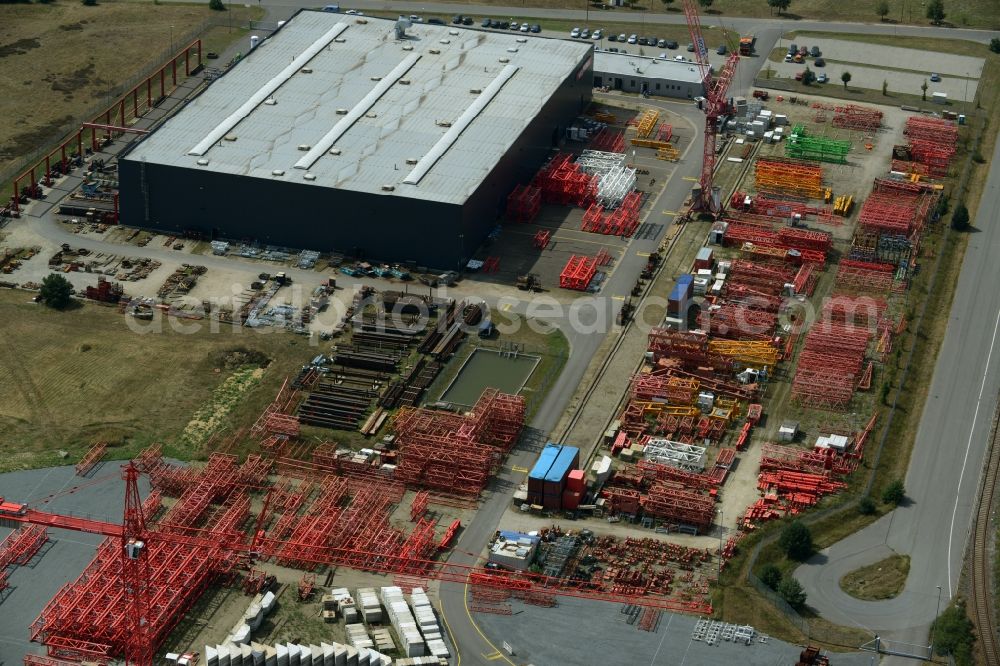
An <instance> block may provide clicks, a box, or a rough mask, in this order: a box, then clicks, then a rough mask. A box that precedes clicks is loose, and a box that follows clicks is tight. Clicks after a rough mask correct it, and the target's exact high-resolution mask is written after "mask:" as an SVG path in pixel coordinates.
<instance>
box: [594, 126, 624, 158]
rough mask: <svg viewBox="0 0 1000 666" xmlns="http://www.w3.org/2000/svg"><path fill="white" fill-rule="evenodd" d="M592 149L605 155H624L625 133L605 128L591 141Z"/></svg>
mask: <svg viewBox="0 0 1000 666" xmlns="http://www.w3.org/2000/svg"><path fill="white" fill-rule="evenodd" d="M590 147H591V148H592V149H593V150H599V151H601V152H604V153H624V152H625V133H624V132H622V131H621V130H614V129H611V128H609V127H605V128H604V129H602V130H601V131H600V132H598V133H597V134H595V135H594V138H592V139H591V140H590Z"/></svg>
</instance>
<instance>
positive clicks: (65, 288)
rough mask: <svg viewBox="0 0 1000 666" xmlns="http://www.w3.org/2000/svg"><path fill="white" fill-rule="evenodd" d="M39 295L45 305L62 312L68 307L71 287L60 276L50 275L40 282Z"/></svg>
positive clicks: (67, 281)
mask: <svg viewBox="0 0 1000 666" xmlns="http://www.w3.org/2000/svg"><path fill="white" fill-rule="evenodd" d="M39 293H40V295H41V297H42V302H44V303H45V305H47V306H49V307H50V308H55V309H56V310H62V309H63V308H65V307H66V306H67V305H69V302H70V297H71V296H72V295H73V285H71V284H70V282H69V280H67V279H66V278H64V277H63V276H62V275H59V274H57V273H52V274H51V275H47V276H45V279H43V280H42V288H41V289H40V290H39Z"/></svg>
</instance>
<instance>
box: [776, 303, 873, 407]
mask: <svg viewBox="0 0 1000 666" xmlns="http://www.w3.org/2000/svg"><path fill="white" fill-rule="evenodd" d="M870 338H871V331H869V330H868V329H867V328H861V327H858V326H852V325H850V324H838V323H834V322H822V323H821V324H819V325H817V326H815V327H813V329H812V330H811V331H809V333H808V334H807V335H806V341H805V345H804V347H803V349H802V353H801V354H799V360H798V365H797V366H796V371H795V379H794V380H793V381H792V399H793V400H796V401H797V402H800V403H805V404H808V405H810V406H813V407H825V408H830V409H846V408H847V406H848V405H849V404H850V402H851V398H853V397H854V390H855V388H856V387H857V385H858V377H859V375H860V373H861V366H862V363H863V362H864V358H865V353H866V351H867V349H868V342H869V340H870Z"/></svg>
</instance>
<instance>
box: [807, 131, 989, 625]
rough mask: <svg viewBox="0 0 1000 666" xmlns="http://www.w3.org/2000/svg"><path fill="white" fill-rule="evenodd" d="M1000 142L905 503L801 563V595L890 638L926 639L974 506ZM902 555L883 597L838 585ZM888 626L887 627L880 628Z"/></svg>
mask: <svg viewBox="0 0 1000 666" xmlns="http://www.w3.org/2000/svg"><path fill="white" fill-rule="evenodd" d="M998 163H1000V144H997V148H996V150H995V151H994V153H993V159H992V164H993V165H994V167H993V168H992V169H991V170H990V174H989V178H988V180H987V184H986V189H985V191H984V192H983V198H982V200H981V202H980V205H979V215H978V216H977V217H976V218H975V220H974V221H973V224H974V226H975V229H976V231H975V232H974V233H973V235H972V237H971V239H970V242H969V247H968V249H967V251H966V253H965V263H964V264H963V266H962V271H961V275H960V277H959V280H958V287H957V290H956V292H955V299H954V302H953V305H952V311H951V317H950V319H949V322H948V331H947V333H946V335H945V338H944V342H943V344H942V346H941V352H940V355H939V356H938V359H937V364H936V366H935V369H934V378H933V381H932V383H931V390H930V394H929V396H928V400H927V404H926V405H925V407H924V411H923V415H922V417H921V419H920V429H919V431H918V433H917V439H916V444H915V446H914V449H913V457H912V459H911V461H910V469H909V473H908V474H907V477H906V491H907V502H906V503H905V504H904V505H903V506H901V507H900V508H898V509H897V510H895V511H893V512H892V513H890V514H888V515H886V516H883V517H882V518H881V519H880V520H879V521H877V522H876V523H874V524H872V525H871V526H869V527H868V528H866V529H864V530H862V531H860V532H858V533H856V534H854V535H852V536H850V537H848V538H846V539H844V540H843V541H840V542H838V543H836V544H834V546H832V547H831V548H829V549H827V550H824V551H823V552H821V553H819V554H818V555H817V556H816V557H814V558H813V560H810V561H809V562H808V563H806V564H804V565H802V566H801V567H799V569H798V570H796V572H795V576H796V578H798V579H799V581H801V582H802V584H803V586H804V587H805V588H806V593H807V594H808V595H809V604H810V605H811V606H813V607H814V608H815V609H816V610H817V611H818V612H819V613H820V614H822V615H823V616H824V617H826V618H828V619H830V620H832V621H834V622H837V623H840V624H847V625H856V626H861V627H864V628H866V629H869V630H871V631H872V632H873V633H876V632H879V630H882V632H881V633H882V635H889V636H891V637H892V638H894V639H895V640H898V641H901V642H905V643H912V644H926V643H927V632H928V627H929V625H930V622H931V621H932V620H933V619H934V616H935V608H936V607H937V597H938V592H937V586H940V587H941V589H942V594H941V606H942V607H944V606H945V605H946V604H947V603H948V601H949V600H950V599H951V598H952V597H953V596H954V595H955V594H956V593H957V591H958V587H957V586H958V579H959V575H960V573H961V570H962V563H963V559H964V554H965V549H966V544H967V542H968V538H969V533H970V530H971V529H972V513H973V509H974V507H975V505H976V500H977V498H978V486H979V480H980V475H981V470H982V466H983V460H984V458H985V452H986V449H987V446H988V443H989V441H988V440H989V435H990V426H991V420H992V417H993V413H994V410H995V409H996V406H997V394H998V392H1000V371H998V366H1000V353H998V351H1000V345H998V342H1000V340H998V334H997V331H998V328H1000V291H998V290H997V289H996V285H997V284H998V283H1000V262H997V260H996V258H997V256H1000V229H998V225H1000V169H997V168H996V165H997V164H998ZM891 552H897V553H901V554H908V555H909V556H910V576H909V578H908V579H907V585H906V588H905V589H904V590H903V593H902V594H900V596H898V597H897V598H895V599H892V600H888V601H882V602H862V601H858V600H856V599H853V598H852V597H849V596H847V595H846V594H844V593H843V592H842V591H841V590H840V588H839V586H838V584H837V581H838V580H839V579H840V577H841V576H842V575H843V574H845V573H847V572H848V571H850V570H852V569H855V568H857V567H859V566H864V565H866V564H870V563H872V562H875V561H878V560H879V559H881V558H883V557H886V556H888V555H889V554H891ZM886 632H888V634H886Z"/></svg>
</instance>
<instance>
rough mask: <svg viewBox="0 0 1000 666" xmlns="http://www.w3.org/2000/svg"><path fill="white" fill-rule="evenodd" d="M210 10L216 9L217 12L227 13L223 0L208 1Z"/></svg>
mask: <svg viewBox="0 0 1000 666" xmlns="http://www.w3.org/2000/svg"><path fill="white" fill-rule="evenodd" d="M208 8H209V9H214V10H215V11H217V12H224V11H226V6H225V5H224V4H222V0H208Z"/></svg>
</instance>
